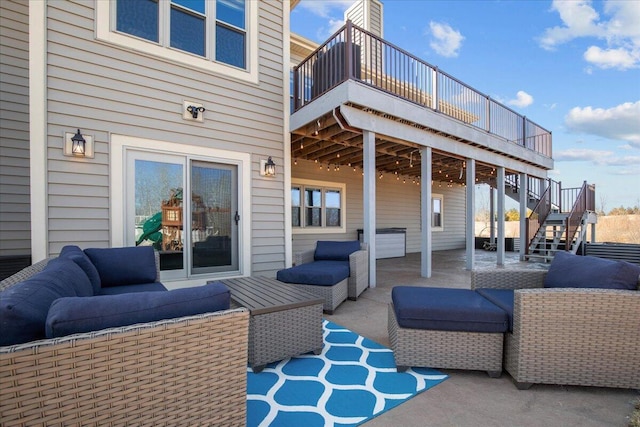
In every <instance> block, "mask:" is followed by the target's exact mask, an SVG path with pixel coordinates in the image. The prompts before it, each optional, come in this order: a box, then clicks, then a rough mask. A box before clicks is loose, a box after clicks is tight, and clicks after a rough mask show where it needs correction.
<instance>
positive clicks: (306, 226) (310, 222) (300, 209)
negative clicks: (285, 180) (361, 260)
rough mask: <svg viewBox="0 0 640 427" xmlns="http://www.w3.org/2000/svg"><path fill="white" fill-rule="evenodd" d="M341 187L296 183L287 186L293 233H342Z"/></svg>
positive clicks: (342, 188) (305, 182)
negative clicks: (289, 186)
mask: <svg viewBox="0 0 640 427" xmlns="http://www.w3.org/2000/svg"><path fill="white" fill-rule="evenodd" d="M344 200H345V185H344V184H338V183H333V182H321V181H306V180H298V181H296V182H294V183H293V185H292V186H291V226H292V227H293V229H294V232H296V233H336V232H344V231H345V224H344V223H345V217H344V215H345V212H344V209H343V206H344Z"/></svg>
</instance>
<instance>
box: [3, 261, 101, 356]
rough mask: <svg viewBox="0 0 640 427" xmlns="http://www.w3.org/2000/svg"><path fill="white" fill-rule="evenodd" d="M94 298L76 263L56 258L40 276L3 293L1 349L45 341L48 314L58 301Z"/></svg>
mask: <svg viewBox="0 0 640 427" xmlns="http://www.w3.org/2000/svg"><path fill="white" fill-rule="evenodd" d="M91 295H93V288H92V286H91V282H90V281H89V278H88V277H87V275H86V274H85V273H84V271H82V269H81V268H80V267H79V266H78V265H77V264H76V263H75V262H73V261H71V260H70V259H65V258H55V259H52V260H51V261H49V263H48V264H47V266H46V267H45V269H44V270H43V271H41V272H40V273H38V274H34V275H33V276H32V277H30V278H29V279H27V280H25V281H23V282H20V283H17V284H15V285H14V286H12V287H10V288H8V289H6V290H5V291H3V292H2V293H0V331H1V333H0V346H5V345H13V344H21V343H26V342H30V341H35V340H39V339H43V338H45V321H46V319H47V313H48V312H49V307H50V306H51V304H52V303H53V302H54V301H55V300H57V299H58V298H62V297H83V298H87V297H90V296H91Z"/></svg>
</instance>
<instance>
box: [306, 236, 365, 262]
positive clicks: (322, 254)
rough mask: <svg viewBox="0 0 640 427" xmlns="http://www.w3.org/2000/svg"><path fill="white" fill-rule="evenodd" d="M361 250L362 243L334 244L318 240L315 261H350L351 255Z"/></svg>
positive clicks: (355, 241)
mask: <svg viewBox="0 0 640 427" xmlns="http://www.w3.org/2000/svg"><path fill="white" fill-rule="evenodd" d="M358 250H360V241H358V240H349V241H346V242H334V241H326V240H318V242H317V243H316V250H315V252H314V254H313V259H314V260H316V261H327V260H328V261H349V255H351V254H352V253H354V252H355V251H358Z"/></svg>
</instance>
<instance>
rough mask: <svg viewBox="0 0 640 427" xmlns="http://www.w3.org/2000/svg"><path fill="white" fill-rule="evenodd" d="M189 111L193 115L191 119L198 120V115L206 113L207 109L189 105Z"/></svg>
mask: <svg viewBox="0 0 640 427" xmlns="http://www.w3.org/2000/svg"><path fill="white" fill-rule="evenodd" d="M187 111H188V112H190V113H191V117H193V118H194V119H197V118H198V113H204V111H205V109H204V107H203V106H201V105H200V106H197V105H189V106H188V107H187Z"/></svg>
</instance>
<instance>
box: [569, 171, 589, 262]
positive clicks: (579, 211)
mask: <svg viewBox="0 0 640 427" xmlns="http://www.w3.org/2000/svg"><path fill="white" fill-rule="evenodd" d="M571 190H574V192H573V194H574V201H573V204H572V205H570V206H571V212H569V215H568V216H567V237H566V242H567V250H569V242H572V241H573V238H574V237H575V235H576V232H577V231H578V227H579V226H580V222H581V221H582V216H583V215H584V213H585V212H586V211H595V208H596V200H595V199H596V189H595V186H593V185H589V184H587V181H585V182H584V183H583V184H582V187H581V188H573V189H571Z"/></svg>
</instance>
